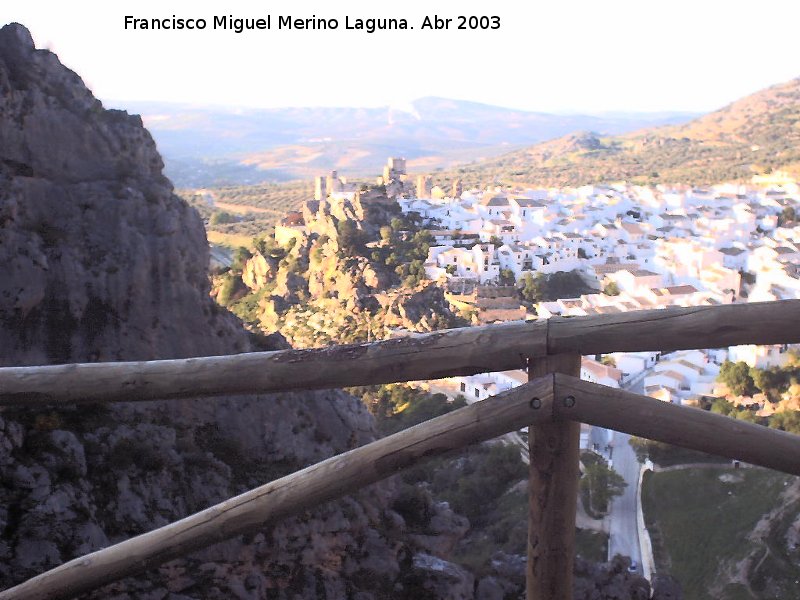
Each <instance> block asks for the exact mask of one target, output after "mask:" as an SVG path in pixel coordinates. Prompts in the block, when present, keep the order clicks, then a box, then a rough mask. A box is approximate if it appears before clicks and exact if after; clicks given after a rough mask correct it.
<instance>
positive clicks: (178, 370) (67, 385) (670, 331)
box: [0, 300, 800, 406]
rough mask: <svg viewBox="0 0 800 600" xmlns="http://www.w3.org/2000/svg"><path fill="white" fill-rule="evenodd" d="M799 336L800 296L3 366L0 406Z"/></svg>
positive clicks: (466, 368) (242, 388)
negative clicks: (290, 346) (319, 344)
mask: <svg viewBox="0 0 800 600" xmlns="http://www.w3.org/2000/svg"><path fill="white" fill-rule="evenodd" d="M796 342H800V300H782V301H779V302H756V303H751V304H731V305H724V306H701V307H690V308H669V309H663V310H647V311H633V312H627V313H621V314H613V315H592V316H586V317H569V318H560V317H559V318H553V319H548V320H540V321H535V322H528V323H525V322H518V323H503V324H500V325H487V326H483V327H469V328H464V329H453V330H447V331H440V332H435V333H429V334H424V335H420V336H414V337H407V338H400V339H393V340H386V341H382V342H375V343H372V344H356V345H349V346H332V347H329V348H320V349H312V350H284V351H278V352H260V353H247V354H238V355H233V356H212V357H201V358H187V359H176V360H158V361H149V362H119V363H91V364H71V365H57V366H42V367H6V368H2V369H0V406H4V405H6V406H7V405H15V404H16V405H26V406H36V405H49V404H56V405H57V404H70V403H79V402H103V401H136V400H156V399H169V398H188V397H200V396H215V395H222V394H243V393H257V392H262V393H263V392H275V391H287V390H297V389H322V388H337V387H347V386H357V385H372V384H378V383H390V382H396V381H414V380H424V379H438V378H442V377H452V376H458V375H471V374H475V373H483V372H488V371H502V370H507V369H518V368H523V367H525V365H526V364H527V361H528V360H529V359H535V358H537V357H542V356H546V355H548V354H560V353H568V354H569V353H573V354H575V353H577V354H583V355H588V354H598V353H607V352H616V351H641V350H661V351H666V350H678V349H690V348H718V347H724V346H729V345H737V344H781V343H796Z"/></svg>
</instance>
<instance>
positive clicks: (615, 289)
mask: <svg viewBox="0 0 800 600" xmlns="http://www.w3.org/2000/svg"><path fill="white" fill-rule="evenodd" d="M603 293H604V294H605V295H606V296H619V286H618V285H617V282H616V281H610V282H609V283H608V284H607V285H606V287H604V288H603Z"/></svg>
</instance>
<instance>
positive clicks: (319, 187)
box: [314, 175, 328, 200]
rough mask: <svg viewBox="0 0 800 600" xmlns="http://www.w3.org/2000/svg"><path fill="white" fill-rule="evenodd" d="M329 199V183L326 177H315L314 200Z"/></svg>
mask: <svg viewBox="0 0 800 600" xmlns="http://www.w3.org/2000/svg"><path fill="white" fill-rule="evenodd" d="M327 197H328V189H327V181H326V180H325V176H324V175H318V176H317V177H314V200H325V198H327Z"/></svg>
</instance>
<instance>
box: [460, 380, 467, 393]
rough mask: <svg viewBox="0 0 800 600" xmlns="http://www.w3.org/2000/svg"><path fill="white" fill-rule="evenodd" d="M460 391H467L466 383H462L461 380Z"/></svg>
mask: <svg viewBox="0 0 800 600" xmlns="http://www.w3.org/2000/svg"><path fill="white" fill-rule="evenodd" d="M461 391H462V392H466V391H467V384H466V383H464V382H463V381H462V382H461Z"/></svg>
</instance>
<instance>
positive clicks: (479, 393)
mask: <svg viewBox="0 0 800 600" xmlns="http://www.w3.org/2000/svg"><path fill="white" fill-rule="evenodd" d="M475 397H476V398H480V397H481V392H480V390H479V389H478V388H475Z"/></svg>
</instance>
